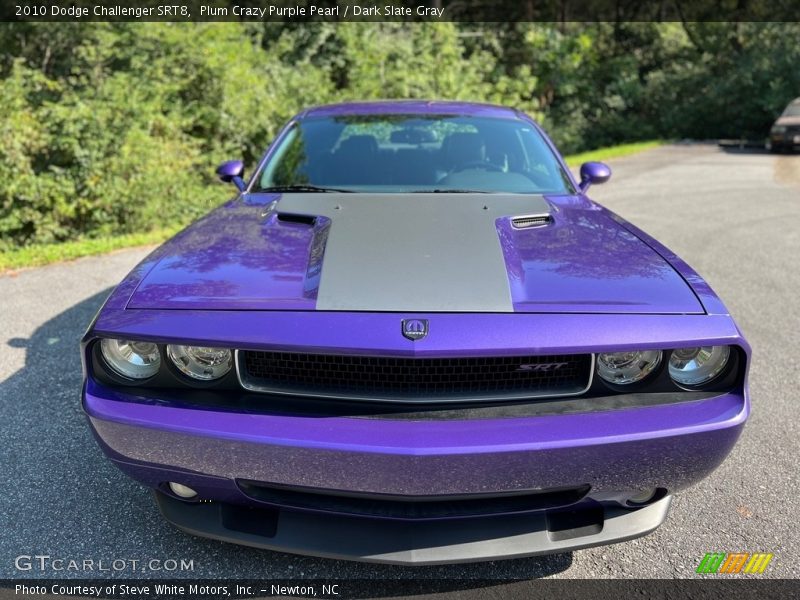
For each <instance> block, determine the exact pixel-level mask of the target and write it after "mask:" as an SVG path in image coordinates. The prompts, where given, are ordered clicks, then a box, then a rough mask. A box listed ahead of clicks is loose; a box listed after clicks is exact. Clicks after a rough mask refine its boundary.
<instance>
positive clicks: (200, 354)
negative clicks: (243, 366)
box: [100, 338, 233, 381]
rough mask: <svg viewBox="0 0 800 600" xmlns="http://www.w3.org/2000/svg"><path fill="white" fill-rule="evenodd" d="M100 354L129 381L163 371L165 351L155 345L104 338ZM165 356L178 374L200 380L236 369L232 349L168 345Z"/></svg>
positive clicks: (112, 369)
mask: <svg viewBox="0 0 800 600" xmlns="http://www.w3.org/2000/svg"><path fill="white" fill-rule="evenodd" d="M100 353H101V354H102V355H103V359H104V360H105V363H106V365H108V367H109V369H110V370H111V371H113V372H114V373H115V374H116V375H119V376H121V377H125V378H127V379H133V380H137V381H141V380H144V379H149V378H150V377H153V376H154V375H156V374H157V373H158V371H159V369H160V368H161V362H162V360H161V352H160V350H159V348H158V345H156V344H154V343H152V342H138V341H134V340H119V339H113V338H103V339H102V340H101V341H100ZM165 354H166V356H167V357H168V359H169V361H170V362H171V363H172V364H173V365H174V366H175V368H176V369H177V370H178V371H180V372H181V373H183V374H184V375H186V376H187V377H189V378H190V379H194V380H197V381H213V380H215V379H219V378H221V377H223V376H224V375H225V374H227V373H228V371H230V370H231V367H232V366H233V353H232V352H231V351H230V350H229V349H228V348H214V347H207V346H183V345H176V344H168V345H167V346H166V351H165Z"/></svg>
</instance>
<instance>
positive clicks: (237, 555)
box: [0, 145, 800, 579]
mask: <svg viewBox="0 0 800 600" xmlns="http://www.w3.org/2000/svg"><path fill="white" fill-rule="evenodd" d="M611 165H612V167H613V169H614V176H613V177H612V179H611V181H610V182H609V183H608V184H606V185H604V186H598V187H596V188H594V189H593V190H592V195H593V197H594V198H595V199H597V200H598V201H600V202H601V203H604V204H605V205H606V206H608V207H609V208H611V209H612V210H614V211H615V212H617V213H619V214H621V215H622V216H624V217H626V218H627V219H628V220H630V221H632V222H633V223H634V224H636V225H638V226H640V227H642V228H643V229H644V230H646V231H648V232H649V233H651V234H653V235H654V236H655V237H656V238H657V239H659V240H660V241H662V242H664V243H665V244H666V245H667V246H669V247H670V248H672V249H673V250H675V251H676V252H677V253H678V254H679V255H681V256H682V257H683V258H684V259H686V260H687V261H688V262H689V264H691V265H692V266H693V267H694V268H695V269H697V270H698V271H699V272H700V273H701V274H703V275H704V276H705V277H706V278H707V280H708V281H709V282H710V284H711V285H712V287H714V288H715V290H716V291H717V292H718V293H719V294H720V296H721V297H722V298H723V299H724V300H725V302H726V304H727V305H728V307H729V309H730V310H731V312H732V313H733V315H734V316H735V317H736V319H737V320H738V322H739V324H740V326H741V328H742V329H743V331H744V333H745V335H746V336H747V337H748V339H749V341H750V343H751V344H752V346H753V348H754V362H753V365H752V370H751V388H752V397H753V407H754V412H753V415H752V419H751V421H750V422H749V424H748V426H747V428H746V429H745V432H744V434H743V436H742V438H741V440H740V442H739V444H738V445H737V447H736V449H735V450H734V452H733V454H732V455H731V456H730V458H729V459H728V460H727V461H726V462H725V463H724V464H723V465H722V467H721V468H720V469H719V470H717V471H716V472H715V473H714V474H713V475H712V476H711V477H710V478H708V479H707V480H705V481H704V482H703V483H702V484H700V485H698V486H696V487H695V488H693V489H691V490H689V491H687V492H685V493H683V494H681V495H679V496H678V497H676V499H675V501H674V503H673V507H672V512H671V515H670V517H669V519H668V520H667V522H666V523H665V524H664V525H663V526H662V527H661V528H660V529H659V530H657V531H656V532H655V533H654V534H652V535H650V536H648V537H646V538H642V539H639V540H636V541H632V542H627V543H624V544H619V545H615V546H608V547H603V548H598V549H591V550H583V551H579V552H574V553H568V554H560V555H554V556H549V557H543V558H531V559H519V560H511V561H499V562H494V563H484V564H476V565H466V566H457V565H456V566H440V567H423V568H401V567H392V566H380V565H377V566H376V565H364V564H357V563H350V562H342V561H335V560H321V559H314V558H307V557H301V556H291V555H287V554H280V553H274V552H269V551H262V550H254V549H249V548H244V547H238V546H233V545H228V544H223V543H220V542H215V541H209V540H203V539H197V538H192V537H190V536H187V535H186V534H183V533H181V532H179V531H177V530H175V529H173V528H172V527H171V526H170V525H168V524H167V523H166V522H164V521H163V520H162V519H161V517H160V516H159V514H158V512H157V510H156V508H155V505H154V503H153V501H152V498H151V496H150V494H149V492H148V491H146V490H145V489H144V488H142V487H140V486H139V485H138V484H136V483H134V482H132V481H131V480H129V479H127V478H126V477H124V476H123V475H122V474H121V473H120V472H118V471H117V470H116V469H115V468H114V467H112V466H111V465H110V463H109V462H107V461H106V460H105V459H104V457H103V455H102V454H101V452H100V450H99V448H98V447H97V445H96V444H95V442H94V440H93V439H92V437H91V435H90V433H89V429H88V427H87V426H86V424H85V421H84V417H83V414H82V412H81V408H80V404H79V388H80V382H81V373H80V361H79V357H78V351H77V344H78V340H79V338H80V336H81V335H82V333H83V330H84V328H85V327H86V326H87V325H88V323H89V321H90V320H91V318H92V316H93V315H94V313H95V311H96V310H97V309H98V307H99V306H100V304H101V303H102V301H103V300H104V298H105V297H106V295H107V294H108V292H109V291H110V289H111V288H112V286H114V285H115V284H116V283H117V282H118V281H119V280H120V279H121V278H122V276H123V275H124V274H125V273H126V272H127V271H128V269H130V268H131V267H132V266H133V265H134V264H135V263H136V262H137V261H138V260H140V259H141V258H142V257H143V256H144V255H145V254H146V252H147V249H136V250H129V251H124V252H119V253H115V254H111V255H107V256H102V257H94V258H87V259H82V260H78V261H75V262H70V263H65V264H58V265H52V266H48V267H44V268H38V269H32V270H27V271H22V272H19V273H17V274H11V275H5V276H0V423H1V425H0V427H2V432H3V433H2V437H3V444H2V451H0V473H2V474H3V477H1V478H0V486H2V487H1V488H0V527H2V532H3V533H2V536H0V578H2V577H6V578H12V577H23V576H24V577H53V576H56V577H86V576H91V575H95V576H98V575H99V576H109V575H113V572H104V573H97V572H94V573H91V572H81V571H69V572H68V571H62V572H54V571H52V570H49V569H45V570H44V571H41V570H39V568H38V565H37V564H34V565H33V567H32V568H31V569H30V570H27V571H19V570H17V568H15V559H16V557H18V556H20V555H37V554H38V555H50V556H51V557H53V558H64V559H68V560H69V559H74V560H81V561H82V560H84V559H87V558H88V559H94V560H96V561H98V560H100V559H103V560H106V561H111V560H114V559H125V560H128V561H130V560H138V561H142V563H145V562H147V561H149V560H150V559H157V560H161V561H164V560H168V559H173V560H178V561H180V559H185V560H191V561H192V564H193V570H191V571H185V572H180V571H177V572H176V571H166V570H158V571H149V572H146V573H140V572H133V573H132V572H129V571H123V572H121V573H119V575H123V576H147V577H193V578H196V577H200V578H214V577H237V578H239V577H263V578H277V577H286V578H295V577H337V578H338V577H344V578H351V577H352V578H386V577H408V578H428V577H446V578H482V577H487V578H506V577H508V578H525V579H527V578H536V577H542V576H553V577H567V578H574V577H580V578H605V577H694V576H695V573H694V569H695V567H696V566H697V564H698V562H699V560H700V558H701V557H702V556H703V555H704V554H705V553H706V552H712V551H721V552H732V551H744V552H756V551H761V552H772V553H774V554H775V558H774V559H773V561H772V563H771V564H770V566H769V568H768V569H767V572H766V573H765V575H767V576H772V577H797V576H798V575H799V574H800V525H798V519H797V515H798V513H800V499H799V498H798V475H797V463H798V457H799V456H800V442H798V440H800V418H799V417H800V392H799V391H798V390H800V350H798V335H799V332H800V264H799V263H800V156H772V155H769V154H765V153H759V152H733V151H724V150H721V149H719V148H717V147H716V146H711V145H677V146H667V147H664V148H659V149H656V150H652V151H649V152H646V153H644V154H641V155H638V156H635V157H631V158H627V159H622V160H619V161H613V162H612V163H611ZM140 564H141V563H140ZM170 564H171V563H170Z"/></svg>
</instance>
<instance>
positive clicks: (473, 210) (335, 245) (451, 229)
mask: <svg viewBox="0 0 800 600" xmlns="http://www.w3.org/2000/svg"><path fill="white" fill-rule="evenodd" d="M277 209H278V210H279V211H280V212H289V213H295V214H306V215H321V216H325V217H328V218H330V219H331V221H332V222H331V227H330V232H329V235H328V240H327V244H326V246H325V251H324V257H323V259H322V277H321V280H320V286H319V293H318V296H317V305H316V306H317V309H318V310H341V311H387V312H454V311H458V312H513V311H514V308H513V304H512V301H511V292H510V290H509V281H508V273H507V270H506V265H505V261H504V258H503V252H502V250H501V248H500V240H499V237H498V235H497V230H496V228H495V221H496V219H497V218H499V217H504V216H514V215H520V214H530V213H546V212H549V210H550V207H549V205H548V204H547V202H546V201H545V200H544V199H543V198H542V197H540V196H530V195H506V194H337V195H333V194H303V195H300V194H292V195H290V196H284V197H283V198H282V199H281V201H280V203H279V205H278V207H277Z"/></svg>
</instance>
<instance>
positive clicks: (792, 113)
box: [781, 104, 800, 117]
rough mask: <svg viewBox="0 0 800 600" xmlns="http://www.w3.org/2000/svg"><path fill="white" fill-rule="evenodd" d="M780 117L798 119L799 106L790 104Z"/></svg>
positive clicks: (799, 115) (799, 113) (799, 114)
mask: <svg viewBox="0 0 800 600" xmlns="http://www.w3.org/2000/svg"><path fill="white" fill-rule="evenodd" d="M781 116H782V117H800V104H790V105H789V106H787V107H786V110H784V111H783V114H782V115H781Z"/></svg>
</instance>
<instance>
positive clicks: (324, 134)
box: [254, 114, 574, 194]
mask: <svg viewBox="0 0 800 600" xmlns="http://www.w3.org/2000/svg"><path fill="white" fill-rule="evenodd" d="M296 186H297V187H299V186H314V187H319V188H334V189H336V190H341V191H353V192H367V191H370V192H384V193H398V192H432V191H437V192H470V191H476V192H509V193H533V194H543V193H550V194H564V193H573V191H574V190H573V189H572V185H571V183H570V181H569V179H568V177H567V175H566V173H564V171H563V169H562V168H561V167H560V166H559V164H558V161H557V160H556V158H555V156H554V154H553V152H552V151H551V150H550V148H549V146H548V145H547V144H546V143H545V141H544V139H543V138H542V136H541V134H540V133H539V132H538V131H537V130H536V129H535V128H534V127H533V126H532V125H531V124H530V123H528V122H526V121H522V120H518V119H500V118H486V117H469V116H461V115H397V114H386V115H356V116H353V115H348V116H339V117H329V118H316V119H307V120H303V121H300V122H299V123H297V124H296V125H295V126H294V127H293V128H292V130H291V131H290V132H289V133H288V134H287V136H286V137H285V138H284V139H283V140H282V142H281V144H280V146H279V147H278V148H277V149H276V150H275V153H274V154H273V156H272V157H271V159H270V160H269V161H268V163H267V164H266V165H265V166H264V168H263V169H262V171H261V172H260V173H259V174H257V176H256V183H255V187H254V189H255V190H265V189H270V188H286V187H296Z"/></svg>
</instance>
